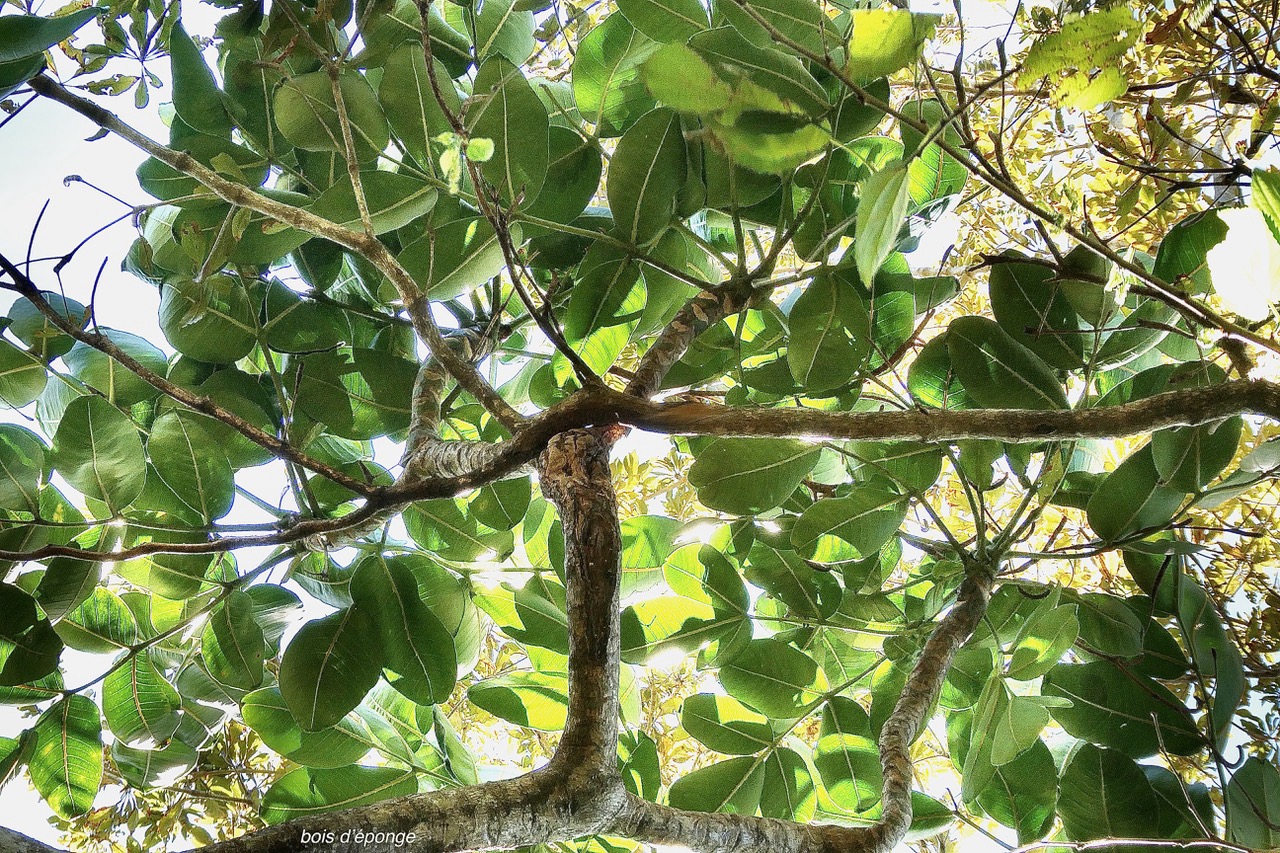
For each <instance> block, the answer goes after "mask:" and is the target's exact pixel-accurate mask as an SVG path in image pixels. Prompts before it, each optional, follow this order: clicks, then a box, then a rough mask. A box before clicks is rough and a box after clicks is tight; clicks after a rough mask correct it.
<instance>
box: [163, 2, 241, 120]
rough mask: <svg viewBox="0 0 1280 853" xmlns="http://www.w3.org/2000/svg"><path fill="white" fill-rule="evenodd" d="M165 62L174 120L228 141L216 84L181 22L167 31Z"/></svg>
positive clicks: (225, 116)
mask: <svg viewBox="0 0 1280 853" xmlns="http://www.w3.org/2000/svg"><path fill="white" fill-rule="evenodd" d="M169 60H170V68H171V70H172V74H173V111H174V112H175V113H177V114H178V118H180V119H182V122H183V123H184V124H186V125H187V126H188V127H193V128H195V129H196V130H198V131H200V132H201V133H207V134H209V135H211V136H222V137H227V138H230V136H231V119H230V118H229V117H228V116H227V111H226V110H225V109H224V108H223V106H222V93H221V92H220V91H218V83H217V81H216V80H214V78H213V72H212V71H210V70H209V66H207V65H205V62H204V57H202V56H201V55H200V49H199V48H198V47H196V44H195V42H193V41H192V40H191V36H189V35H187V31H186V29H184V28H183V26H182V22H181V21H179V22H177V23H176V24H174V26H173V29H172V30H170V32H169Z"/></svg>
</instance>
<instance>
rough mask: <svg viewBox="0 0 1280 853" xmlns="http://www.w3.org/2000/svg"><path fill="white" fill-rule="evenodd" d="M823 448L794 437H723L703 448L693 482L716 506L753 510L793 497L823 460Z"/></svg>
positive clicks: (710, 504) (736, 511) (724, 509)
mask: <svg viewBox="0 0 1280 853" xmlns="http://www.w3.org/2000/svg"><path fill="white" fill-rule="evenodd" d="M819 453H820V451H819V449H818V448H817V447H814V446H813V445H811V444H806V443H804V442H801V441H793V440H788V439H778V438H718V439H716V440H714V441H712V442H711V443H710V444H709V445H707V446H706V447H705V448H703V449H702V450H701V451H700V452H699V453H698V458H697V459H696V460H695V461H694V463H693V466H692V467H691V468H690V469H689V484H690V485H692V486H693V487H694V488H696V489H697V490H698V500H700V501H702V502H703V503H704V504H706V505H707V506H708V507H711V508H712V509H717V510H720V511H722V512H728V513H734V514H737V515H752V514H755V513H759V512H764V511H766V510H769V509H773V508H774V507H776V506H778V505H779V504H781V503H782V502H783V501H785V500H786V499H787V498H789V497H790V496H791V493H792V492H794V491H795V490H796V487H797V486H799V485H800V481H801V480H803V479H804V478H805V476H806V475H807V474H808V473H809V472H810V471H812V470H813V467H814V466H815V465H816V464H818V455H819Z"/></svg>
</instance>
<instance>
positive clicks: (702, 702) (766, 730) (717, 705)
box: [680, 693, 776, 755]
mask: <svg viewBox="0 0 1280 853" xmlns="http://www.w3.org/2000/svg"><path fill="white" fill-rule="evenodd" d="M680 725H681V726H682V727H683V728H684V730H685V731H687V732H688V733H689V734H690V735H691V736H693V737H694V738H695V739H696V740H698V741H699V742H700V743H702V744H703V745H704V746H706V747H707V748H708V749H713V750H715V751H716V752H721V753H724V754H726V755H752V754H754V753H757V752H759V751H760V750H762V749H765V748H768V747H770V746H772V745H773V743H774V741H775V739H776V738H775V736H774V734H773V729H772V728H770V727H769V719H768V718H767V717H765V716H763V715H761V714H758V713H756V712H755V711H752V710H751V709H750V708H748V707H746V706H745V705H743V704H742V703H741V702H739V701H738V700H736V699H734V698H733V697H731V696H717V695H715V694H712V693H698V694H695V695H693V696H690V697H688V698H687V699H685V700H684V704H683V705H681V707H680Z"/></svg>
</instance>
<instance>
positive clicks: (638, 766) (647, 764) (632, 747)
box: [618, 731, 662, 802]
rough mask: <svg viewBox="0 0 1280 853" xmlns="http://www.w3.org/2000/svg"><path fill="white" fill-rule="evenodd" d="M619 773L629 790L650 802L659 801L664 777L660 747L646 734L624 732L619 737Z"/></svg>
mask: <svg viewBox="0 0 1280 853" xmlns="http://www.w3.org/2000/svg"><path fill="white" fill-rule="evenodd" d="M618 772H619V773H620V774H621V775H622V783H623V784H624V785H626V787H627V790H628V791H630V792H631V793H633V794H635V795H636V796H637V797H643V798H644V799H646V800H649V801H650V802H656V801H657V799H658V789H659V787H661V785H662V777H661V775H660V773H659V767H658V745H657V744H656V743H654V741H653V738H651V737H649V736H648V735H647V734H645V733H644V732H625V731H624V732H622V733H621V734H620V735H619V737H618Z"/></svg>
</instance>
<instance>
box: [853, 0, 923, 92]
mask: <svg viewBox="0 0 1280 853" xmlns="http://www.w3.org/2000/svg"><path fill="white" fill-rule="evenodd" d="M849 14H850V18H851V19H852V21H851V23H852V32H851V34H850V36H849V49H848V54H847V58H846V60H845V69H846V70H847V71H848V72H849V73H850V74H852V75H853V76H854V77H855V79H857V80H858V81H859V82H865V81H868V80H874V79H875V78H877V77H883V76H885V75H887V74H892V73H893V72H895V71H897V70H899V69H901V68H905V67H907V66H908V65H910V64H911V63H913V62H915V61H916V60H917V59H919V58H920V50H921V48H922V47H923V45H924V43H925V41H927V40H928V39H929V38H930V37H931V36H933V31H934V29H936V28H937V26H938V19H939V16H938V15H924V14H919V13H913V12H908V11H907V10H905V9H855V10H853V11H852V12H850V13H849Z"/></svg>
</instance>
